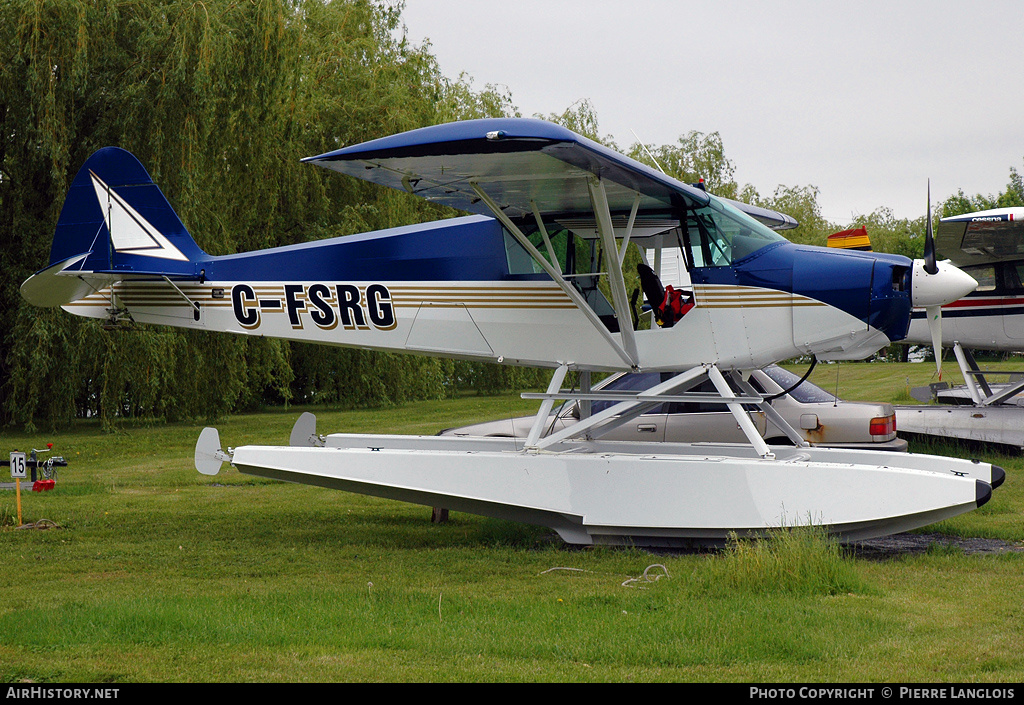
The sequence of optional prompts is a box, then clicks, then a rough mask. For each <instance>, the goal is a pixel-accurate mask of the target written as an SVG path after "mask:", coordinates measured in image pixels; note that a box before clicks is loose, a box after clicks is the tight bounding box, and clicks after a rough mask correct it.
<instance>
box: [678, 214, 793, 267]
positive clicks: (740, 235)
mask: <svg viewBox="0 0 1024 705" xmlns="http://www.w3.org/2000/svg"><path fill="white" fill-rule="evenodd" d="M685 232H686V238H687V241H688V244H687V249H688V253H689V255H690V263H691V264H692V266H694V267H727V266H729V265H731V264H732V263H733V262H735V261H737V260H741V259H743V258H744V257H747V256H748V255H751V254H753V253H754V252H756V251H757V250H760V249H761V248H762V247H765V246H766V245H770V244H771V243H773V242H779V241H780V240H784V239H785V238H783V237H782V236H781V235H779V234H777V233H776V232H774V231H773V230H770V229H769V228H767V227H765V226H764V225H761V224H760V223H758V222H757V221H756V220H754V219H753V218H751V217H750V216H748V215H746V214H745V213H742V212H740V211H738V210H736V209H735V208H733V207H732V206H730V205H728V204H726V203H722V202H721V201H719V200H717V199H714V198H712V199H711V201H709V202H708V204H707V205H706V206H703V207H701V208H696V209H694V210H691V211H687V213H686V229H685Z"/></svg>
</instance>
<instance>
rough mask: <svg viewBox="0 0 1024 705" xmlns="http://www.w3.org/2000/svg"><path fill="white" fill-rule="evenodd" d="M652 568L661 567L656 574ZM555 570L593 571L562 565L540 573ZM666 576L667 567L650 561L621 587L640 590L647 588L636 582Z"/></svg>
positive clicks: (654, 580)
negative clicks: (641, 571) (635, 576)
mask: <svg viewBox="0 0 1024 705" xmlns="http://www.w3.org/2000/svg"><path fill="white" fill-rule="evenodd" d="M652 568H661V572H660V573H657V574H652V573H651V569H652ZM555 570H569V571H574V572H577V573H593V572H594V571H592V570H585V569H583V568H567V567H564V566H555V567H554V568H548V569H547V570H545V571H542V572H541V575H544V574H546V573H550V572H552V571H555ZM668 577H671V576H669V574H668V568H666V567H665V566H663V565H662V564H661V563H652V564H651V565H649V566H647V567H646V568H645V569H644V572H643V575H641V576H640V577H639V578H627V579H626V580H625V581H623V583H622V587H628V588H640V589H641V590H646V589H647V588H646V587H645V586H643V585H640V584H637V583H656V582H658V581H659V580H661V579H662V578H668Z"/></svg>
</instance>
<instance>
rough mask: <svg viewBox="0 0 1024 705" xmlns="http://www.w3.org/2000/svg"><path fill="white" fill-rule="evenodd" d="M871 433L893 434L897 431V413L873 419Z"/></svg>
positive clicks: (873, 434) (874, 434)
mask: <svg viewBox="0 0 1024 705" xmlns="http://www.w3.org/2000/svg"><path fill="white" fill-rule="evenodd" d="M870 433H871V435H872V436H891V435H892V434H894V433H896V414H891V415H889V416H876V417H875V418H873V419H871V427H870Z"/></svg>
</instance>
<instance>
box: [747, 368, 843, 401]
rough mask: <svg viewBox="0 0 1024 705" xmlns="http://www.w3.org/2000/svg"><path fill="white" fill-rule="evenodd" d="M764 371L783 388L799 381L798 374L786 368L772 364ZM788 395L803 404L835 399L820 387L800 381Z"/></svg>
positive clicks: (787, 387)
mask: <svg viewBox="0 0 1024 705" xmlns="http://www.w3.org/2000/svg"><path fill="white" fill-rule="evenodd" d="M764 373H765V374H766V375H768V376H769V377H771V379H772V381H773V382H775V384H777V385H779V386H780V387H782V388H783V389H789V388H790V387H792V386H793V385H794V384H796V383H797V382H799V381H800V377H799V376H798V375H795V374H793V373H792V372H790V371H789V370H787V369H784V368H782V367H776V366H774V365H772V366H770V367H766V368H764ZM789 395H790V396H791V397H793V398H794V399H796V400H797V401H799V402H803V403H804V404H814V403H819V402H834V401H835V400H836V398H835V396H834V395H832V394H829V393H828V392H826V391H825V390H824V389H822V388H821V387H817V386H815V385H813V384H811V383H810V382H802V383H801V384H800V386H799V387H797V388H796V389H794V390H792V391H791V392H790V393H789Z"/></svg>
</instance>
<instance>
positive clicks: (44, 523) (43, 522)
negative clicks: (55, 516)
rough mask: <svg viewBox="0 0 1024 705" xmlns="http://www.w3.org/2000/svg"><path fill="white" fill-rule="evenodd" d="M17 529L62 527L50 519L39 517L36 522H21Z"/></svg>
mask: <svg viewBox="0 0 1024 705" xmlns="http://www.w3.org/2000/svg"><path fill="white" fill-rule="evenodd" d="M17 528H18V529H63V528H64V527H63V526H61V525H60V524H58V523H57V522H55V521H51V520H50V519H40V520H39V521H36V522H30V523H28V524H22V525H21V526H19V527H17Z"/></svg>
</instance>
